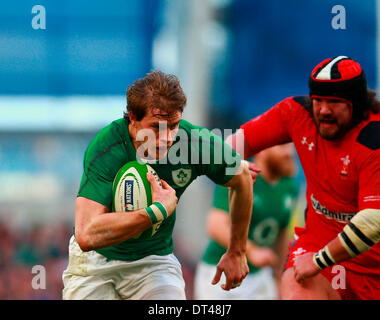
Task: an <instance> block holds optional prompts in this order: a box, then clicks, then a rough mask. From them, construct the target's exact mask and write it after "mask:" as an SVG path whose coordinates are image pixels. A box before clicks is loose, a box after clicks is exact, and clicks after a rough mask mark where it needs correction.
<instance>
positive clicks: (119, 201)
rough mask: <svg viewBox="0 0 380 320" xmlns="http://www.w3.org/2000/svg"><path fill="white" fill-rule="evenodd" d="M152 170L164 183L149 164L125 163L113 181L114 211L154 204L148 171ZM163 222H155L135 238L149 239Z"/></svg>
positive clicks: (142, 207)
mask: <svg viewBox="0 0 380 320" xmlns="http://www.w3.org/2000/svg"><path fill="white" fill-rule="evenodd" d="M148 172H151V173H152V174H153V176H154V177H155V179H156V181H157V182H158V184H159V185H160V186H161V187H162V183H161V180H160V178H159V177H158V174H157V173H156V171H154V169H153V168H152V167H151V166H150V165H148V164H141V163H139V162H137V161H131V162H128V163H127V164H125V165H124V166H123V167H122V168H121V169H120V170H119V171H118V173H117V174H116V177H115V179H114V182H113V204H112V205H113V208H112V209H113V211H114V212H122V211H134V210H138V209H144V208H146V207H148V206H150V205H151V204H152V189H151V184H150V183H149V181H148V179H147V176H146V175H147V173H148ZM160 224H161V222H158V223H156V224H153V225H152V226H151V227H150V228H148V229H147V230H145V231H143V232H142V233H140V234H138V235H136V236H134V237H133V238H135V239H147V238H150V237H152V236H153V235H154V234H155V233H156V232H157V230H158V228H159V226H160Z"/></svg>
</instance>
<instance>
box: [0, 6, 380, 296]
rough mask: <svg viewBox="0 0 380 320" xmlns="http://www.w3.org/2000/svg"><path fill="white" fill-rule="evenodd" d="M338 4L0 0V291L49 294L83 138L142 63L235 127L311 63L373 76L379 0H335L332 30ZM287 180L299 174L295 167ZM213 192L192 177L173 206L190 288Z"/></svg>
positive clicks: (198, 115)
mask: <svg viewBox="0 0 380 320" xmlns="http://www.w3.org/2000/svg"><path fill="white" fill-rule="evenodd" d="M336 4H337V3H336V1H330V0H309V1H302V0H292V1H280V0H270V1H260V0H115V1H105V0H99V1H96V2H89V1H84V0H75V1H74V0H66V1H59V2H58V1H55V2H53V1H39V2H35V1H32V0H23V1H10V0H5V1H3V2H2V5H1V11H0V186H1V187H0V188H1V192H0V229H1V232H0V299H60V290H61V289H62V284H61V280H60V276H61V272H62V270H63V268H65V267H66V264H67V245H68V243H67V241H68V238H69V236H70V234H71V232H72V226H73V221H74V215H75V210H74V205H75V196H76V192H77V189H78V186H79V182H80V178H81V174H82V161H83V153H84V150H85V148H86V147H87V144H88V143H89V141H90V140H91V139H92V138H93V137H94V135H95V134H96V132H97V131H98V130H99V129H101V128H102V127H103V126H105V125H107V124H108V123H109V122H111V121H113V120H114V119H117V118H120V117H122V114H123V111H124V110H125V105H126V99H125V92H126V88H127V86H128V85H129V84H132V82H133V81H134V80H135V79H137V78H141V77H144V75H145V74H146V73H147V72H149V71H150V70H152V69H160V70H162V71H164V72H168V73H174V74H176V75H177V76H178V77H179V79H180V80H181V83H182V86H183V88H184V91H185V93H186V94H187V96H188V105H187V107H186V109H185V112H184V118H185V119H187V120H189V121H191V122H193V123H195V124H198V125H203V126H206V127H208V128H210V129H213V128H221V129H233V130H235V129H236V128H238V127H239V126H240V125H241V124H242V123H243V122H245V121H248V120H249V119H251V118H252V117H254V116H256V115H258V114H260V113H262V112H264V111H265V110H267V109H268V108H269V107H271V106H272V105H273V104H275V103H276V102H278V101H280V100H282V99H283V98H285V97H287V96H292V95H299V94H307V93H308V89H307V78H308V76H309V74H310V72H311V70H312V68H313V67H314V66H315V65H316V64H317V63H319V62H320V61H322V60H323V59H325V58H327V57H331V56H336V55H348V56H350V57H353V58H356V59H357V60H358V61H359V62H360V63H361V64H362V66H363V68H364V69H365V71H366V75H367V81H368V84H369V86H370V87H371V88H373V89H377V86H378V81H377V79H378V77H377V74H378V52H377V45H378V41H377V37H378V31H377V28H378V26H377V25H378V23H377V15H376V11H377V1H375V0H366V1H360V2H359V1H355V0H341V1H339V5H340V6H343V8H344V9H345V17H346V20H345V24H344V25H343V24H342V23H343V21H342V20H340V21H339V23H340V25H341V26H344V28H343V29H335V28H334V25H333V23H332V21H333V19H334V17H336V16H337V13H336V11H335V13H333V12H332V9H333V7H334V6H335V5H336ZM36 5H40V6H43V8H44V9H45V18H46V25H45V28H43V29H35V28H33V23H32V21H33V18H35V17H36V16H37V15H38V14H39V13H41V12H40V11H38V12H36V11H34V13H33V12H32V8H33V7H34V6H36ZM38 23H40V24H41V20H40V21H39V22H38ZM38 23H37V24H38ZM34 26H35V25H34ZM298 179H299V182H300V184H301V185H303V184H304V179H303V175H302V171H301V170H300V171H299V175H298ZM212 191H213V185H212V184H211V183H210V182H209V181H208V180H207V179H198V180H197V181H196V182H194V183H193V185H192V186H191V187H190V188H189V191H188V192H187V193H186V194H185V195H184V196H183V198H181V202H180V205H179V207H178V218H177V225H176V231H175V250H176V253H177V255H178V257H179V259H180V260H181V262H182V264H183V270H184V275H185V278H186V281H187V290H188V291H187V293H188V297H189V298H191V297H192V277H193V271H194V266H195V263H196V262H197V261H198V259H199V258H200V255H201V253H202V250H203V249H204V246H205V243H206V241H207V237H206V233H205V228H204V225H205V218H206V214H207V210H208V208H209V206H210V204H211V196H212ZM194 198H197V199H199V201H196V203H195V202H194ZM302 206H303V203H302V200H300V206H299V207H300V209H299V211H302ZM295 220H296V222H295V223H302V221H301V220H298V218H297V217H296V218H295ZM36 264H42V265H44V266H46V268H47V273H48V288H47V289H46V290H39V291H36V290H30V289H29V287H30V281H31V280H30V279H31V277H32V275H31V273H30V270H31V269H30V268H31V266H33V265H36ZM12 288H13V289H12Z"/></svg>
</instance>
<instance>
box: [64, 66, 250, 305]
mask: <svg viewBox="0 0 380 320" xmlns="http://www.w3.org/2000/svg"><path fill="white" fill-rule="evenodd" d="M185 104H186V96H185V94H184V93H183V91H182V88H181V86H180V83H179V81H178V79H177V78H176V77H175V76H173V75H166V74H164V73H163V72H160V71H153V72H151V73H149V74H147V75H146V77H145V78H143V79H138V80H136V81H135V82H134V84H133V85H132V86H129V87H128V90H127V111H128V112H127V113H126V114H125V116H124V118H122V119H119V120H116V121H114V122H112V123H111V124H110V125H108V126H107V127H105V128H103V129H102V130H101V131H100V132H99V133H98V134H97V136H96V137H95V138H94V139H93V141H92V142H91V143H90V144H89V146H88V148H87V150H86V153H85V157H84V172H83V176H82V181H81V184H80V189H79V192H78V197H77V201H76V218H75V235H74V236H73V237H72V238H71V240H70V245H69V264H68V267H67V269H66V270H65V271H64V273H63V282H64V290H63V298H64V299H149V300H151V299H164V300H165V299H171V300H173V299H185V298H186V297H185V290H184V287H185V283H184V280H183V277H182V272H181V266H180V263H179V262H178V260H177V258H176V257H175V256H174V255H173V240H172V232H173V228H174V223H175V216H176V214H175V208H176V206H177V201H178V198H180V196H181V195H182V194H183V192H184V191H185V189H186V188H187V187H188V186H189V184H190V183H191V182H192V181H193V180H194V179H196V178H197V176H200V175H206V176H208V177H209V178H210V179H211V180H213V181H214V182H215V183H217V184H222V185H225V186H228V187H229V188H230V190H231V191H230V196H231V204H230V205H231V211H232V214H231V222H232V223H231V231H230V232H231V237H230V242H229V244H230V245H229V250H228V251H227V252H226V254H225V255H224V256H223V257H222V258H221V260H220V263H219V264H218V268H217V272H216V275H215V281H216V282H217V281H219V278H220V276H221V274H222V273H225V275H226V282H225V283H224V284H223V288H224V289H225V290H230V289H231V288H232V287H234V286H238V285H239V284H240V282H241V281H242V280H243V279H244V278H245V276H246V275H247V273H248V266H247V260H246V256H245V250H246V241H247V236H248V226H249V221H250V214H251V209H252V201H253V199H252V198H253V197H252V193H251V192H250V191H249V190H251V189H252V179H251V176H250V173H249V170H248V167H247V165H246V162H240V157H239V156H238V155H236V153H235V151H233V150H232V149H231V148H230V147H229V146H228V145H227V144H225V143H224V142H223V140H222V139H221V138H220V137H218V136H216V135H213V134H212V133H211V132H210V131H208V130H207V129H204V130H206V133H209V134H206V135H202V136H199V137H198V136H197V134H198V133H199V131H200V130H201V129H203V128H200V127H196V126H194V125H192V124H190V123H188V122H187V121H184V120H182V111H183V108H184V107H185ZM180 132H181V134H182V137H183V135H185V136H186V138H183V139H177V138H180V136H179V133H180ZM141 133H142V134H141ZM149 134H151V136H150V137H149ZM152 137H153V140H152V139H150V138H152ZM145 138H148V139H145ZM199 139H201V141H199ZM193 142H198V143H199V144H202V145H205V146H206V147H208V148H209V150H208V151H209V153H210V156H211V157H212V156H213V154H214V151H215V149H216V148H218V149H220V151H223V154H230V158H229V159H227V158H223V159H219V160H220V162H218V163H216V162H215V161H214V160H215V159H214V158H209V159H207V157H206V158H205V159H206V161H203V159H204V158H203V157H202V158H201V159H200V157H199V156H200V155H199V154H197V153H198V152H199V148H197V147H196V146H195V145H194V144H193ZM178 144H181V145H180V146H179V147H180V148H178V149H176V150H177V151H178V150H179V151H180V152H181V151H182V150H183V148H184V149H185V150H187V151H189V152H188V153H185V154H184V155H182V156H185V158H183V157H182V158H181V159H182V160H181V162H179V163H176V164H172V163H171V159H170V157H169V156H168V154H169V149H170V148H173V147H178ZM199 144H198V145H199ZM227 149H228V150H227ZM203 150H204V149H202V152H203ZM227 151H228V152H227ZM174 154H175V155H176V154H177V152H175V153H174ZM217 154H219V153H217ZM220 154H222V153H220ZM193 156H194V159H197V160H198V161H195V162H196V163H195V164H193V163H192V159H193ZM197 156H198V158H197ZM165 157H167V159H166V161H163V162H162V163H161V162H159V161H158V160H162V159H165ZM138 158H139V159H150V160H152V159H153V160H154V163H152V162H151V161H150V162H149V164H150V165H151V166H152V167H153V169H154V170H155V171H156V172H157V174H158V176H159V177H160V178H161V179H162V180H161V181H162V185H163V186H162V187H161V186H159V184H158V183H157V181H156V180H155V179H154V177H153V175H151V174H150V175H148V180H149V182H150V183H151V185H152V198H153V202H154V203H153V204H152V205H151V206H150V211H151V214H155V212H156V211H157V210H159V211H160V212H161V214H157V216H156V218H157V219H158V218H160V219H161V220H159V222H161V225H160V227H159V228H158V230H157V231H156V233H155V234H154V235H152V236H151V237H150V238H147V239H139V238H138V239H135V238H133V237H134V236H136V235H138V234H139V233H141V232H142V231H144V230H146V229H148V228H149V227H151V226H152V223H153V221H152V220H151V218H150V215H149V214H148V209H140V210H134V211H129V212H111V208H112V202H113V199H112V191H113V190H112V189H113V186H112V184H113V180H114V178H115V176H116V173H117V172H118V171H119V169H120V168H121V167H122V166H123V165H124V164H126V163H128V162H130V161H136V159H138ZM174 160H178V157H176V158H175V159H174ZM231 160H232V161H231ZM214 162H215V163H214ZM227 169H231V170H227ZM238 169H239V171H237V170H238ZM228 172H230V173H228ZM237 173H239V174H237ZM158 202H159V204H157V205H156V204H155V203H158ZM163 211H164V212H163Z"/></svg>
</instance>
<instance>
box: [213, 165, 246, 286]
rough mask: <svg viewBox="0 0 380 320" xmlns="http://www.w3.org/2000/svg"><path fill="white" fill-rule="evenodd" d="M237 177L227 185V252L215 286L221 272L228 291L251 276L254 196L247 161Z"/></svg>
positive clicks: (218, 270)
mask: <svg viewBox="0 0 380 320" xmlns="http://www.w3.org/2000/svg"><path fill="white" fill-rule="evenodd" d="M239 172H240V174H236V175H234V176H233V178H232V179H231V180H230V181H228V182H227V183H226V184H224V186H226V187H229V199H230V228H229V229H230V235H229V241H228V246H227V252H226V253H225V254H224V255H223V257H222V258H221V260H220V262H219V264H218V265H217V272H216V274H215V277H214V280H213V282H212V283H213V284H216V283H217V282H219V280H220V276H221V274H222V272H224V273H225V275H226V283H225V284H223V285H222V288H223V289H225V290H229V289H231V288H232V287H233V284H239V283H240V282H241V281H242V280H243V279H244V278H245V276H246V275H247V274H248V271H249V270H248V265H247V258H246V250H247V238H248V228H249V223H250V220H251V213H252V204H253V193H252V189H253V186H252V179H251V178H250V173H249V169H248V167H247V165H246V163H245V162H244V161H242V162H241V164H240V167H239Z"/></svg>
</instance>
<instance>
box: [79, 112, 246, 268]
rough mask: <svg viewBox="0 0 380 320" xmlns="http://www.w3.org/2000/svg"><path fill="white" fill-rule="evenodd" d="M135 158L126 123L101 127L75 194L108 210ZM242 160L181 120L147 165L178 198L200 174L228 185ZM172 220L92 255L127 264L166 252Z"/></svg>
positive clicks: (207, 133)
mask: <svg viewBox="0 0 380 320" xmlns="http://www.w3.org/2000/svg"><path fill="white" fill-rule="evenodd" d="M220 154H223V156H222V157H221V156H220ZM136 157H137V155H136V150H135V148H134V146H133V144H132V141H131V138H130V136H129V130H128V120H125V119H123V118H122V119H118V120H116V121H114V122H112V123H111V124H109V125H108V126H106V127H105V128H103V129H102V130H101V131H100V132H99V133H98V134H97V135H96V137H95V138H94V139H93V140H92V141H91V142H90V144H89V146H88V148H87V150H86V152H85V156H84V170H83V175H82V180H81V183H80V188H79V192H78V196H80V197H85V198H88V199H91V200H94V201H96V202H99V203H101V204H103V205H104V206H106V207H108V208H110V209H111V208H112V184H113V180H114V178H115V176H116V174H117V172H118V170H119V169H120V168H121V167H122V166H123V165H124V164H126V163H127V162H130V161H135V160H137V159H136ZM168 159H174V160H175V161H169V160H168ZM161 161H162V162H164V164H162V163H161ZM240 161H241V159H240V156H239V155H238V154H236V153H235V151H234V150H233V149H232V148H230V147H229V146H228V145H227V144H225V143H224V141H223V140H222V139H221V138H220V137H219V136H217V135H215V134H213V133H212V132H211V131H209V130H208V129H205V128H202V127H198V126H195V125H192V124H191V123H189V122H187V121H185V120H181V122H180V124H179V130H178V134H177V136H176V139H175V141H174V143H173V145H172V146H171V147H170V149H169V152H168V154H167V156H166V158H165V159H161V160H160V163H149V165H151V167H152V168H153V169H154V170H155V171H156V172H157V174H158V175H159V177H160V178H161V179H163V180H165V181H166V182H167V183H168V184H169V185H170V186H171V187H172V188H174V189H175V190H176V195H177V197H178V199H179V198H180V197H181V195H182V194H183V192H184V191H185V190H186V188H187V187H188V186H189V185H190V183H191V182H192V181H194V180H195V179H196V178H197V177H198V176H200V175H206V176H208V177H209V178H210V179H211V180H213V181H214V182H215V183H217V184H225V183H227V182H228V181H229V180H230V179H231V178H232V177H233V174H234V173H235V172H236V169H237V167H238V166H239V164H240ZM173 162H174V163H173ZM235 168H236V169H235ZM228 170H229V171H228ZM175 220H176V213H175V212H174V213H173V214H172V215H171V216H170V217H169V218H168V219H166V220H165V221H164V222H163V223H162V224H161V226H160V228H159V229H158V231H157V233H155V234H154V235H153V236H152V237H151V238H148V239H129V240H126V241H123V242H121V243H119V244H116V245H114V246H111V247H107V248H102V249H99V250H96V251H97V252H98V253H100V254H102V255H104V256H105V257H107V258H108V259H116V260H126V261H132V260H137V259H141V258H143V257H145V256H148V255H152V254H155V255H166V254H170V253H172V252H173V240H172V233H173V228H174V224H175Z"/></svg>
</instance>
